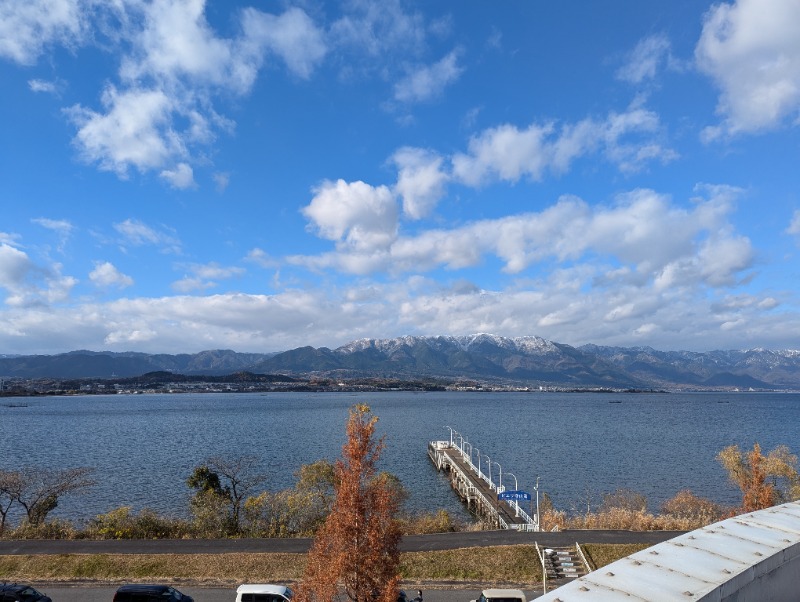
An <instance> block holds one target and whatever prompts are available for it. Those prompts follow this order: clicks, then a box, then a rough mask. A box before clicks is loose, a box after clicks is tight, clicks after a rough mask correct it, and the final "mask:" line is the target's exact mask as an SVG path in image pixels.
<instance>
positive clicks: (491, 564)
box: [400, 546, 542, 585]
mask: <svg viewBox="0 0 800 602" xmlns="http://www.w3.org/2000/svg"><path fill="white" fill-rule="evenodd" d="M400 572H401V574H402V576H403V579H407V580H434V581H480V582H481V583H485V584H487V585H488V584H491V583H504V582H513V583H539V582H541V580H542V568H541V564H540V563H539V559H538V558H537V557H536V549H535V548H534V547H533V546H494V547H490V548H462V549H458V550H442V551H437V552H408V553H405V554H403V555H402V557H401V561H400Z"/></svg>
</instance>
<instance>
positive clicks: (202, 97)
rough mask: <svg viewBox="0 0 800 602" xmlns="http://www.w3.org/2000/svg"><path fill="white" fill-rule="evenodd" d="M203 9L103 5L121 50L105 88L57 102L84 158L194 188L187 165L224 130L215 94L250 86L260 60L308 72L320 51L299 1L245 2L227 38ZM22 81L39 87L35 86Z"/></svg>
mask: <svg viewBox="0 0 800 602" xmlns="http://www.w3.org/2000/svg"><path fill="white" fill-rule="evenodd" d="M73 6H74V9H75V11H76V13H77V14H78V15H79V17H80V18H81V19H87V20H91V19H89V16H90V14H91V11H90V10H89V8H87V6H88V4H87V6H84V5H83V4H81V3H78V2H76V3H75V4H74V5H73ZM92 8H94V4H93V3H92ZM205 9H206V6H205V2H204V1H202V0H162V1H159V2H148V3H141V2H121V3H115V4H111V5H108V6H107V7H106V8H105V10H106V11H107V12H109V13H113V15H114V18H115V22H118V23H119V24H120V25H121V28H120V29H119V30H118V31H117V32H116V33H115V36H114V37H113V39H110V40H108V41H107V43H108V45H109V46H110V47H112V48H114V49H117V48H119V49H121V50H122V51H123V55H122V58H121V61H120V67H119V81H118V82H115V83H109V84H107V85H106V87H105V89H104V90H103V92H102V95H101V98H100V105H101V107H100V108H99V109H98V108H93V107H91V106H87V105H84V104H76V105H74V106H72V107H69V108H67V109H65V114H66V115H67V117H68V118H69V120H70V121H71V122H72V123H73V124H74V125H75V127H76V128H77V133H76V136H75V138H74V140H73V143H74V145H75V147H76V148H77V150H78V153H79V155H80V156H81V157H82V158H83V159H84V160H85V161H87V162H88V163H93V164H97V165H98V166H99V168H100V169H102V170H107V171H112V172H114V173H116V174H117V175H118V176H119V177H121V178H125V177H128V175H129V171H130V169H131V168H133V169H136V170H138V171H139V172H140V173H146V172H150V171H154V172H155V173H157V174H159V175H160V176H161V178H162V179H163V180H164V181H166V182H167V183H168V184H169V185H170V186H173V187H174V188H178V189H186V188H191V187H194V186H195V183H194V177H193V174H192V173H191V170H192V164H193V163H195V161H196V157H197V156H198V154H200V153H201V148H202V145H207V144H211V143H213V142H214V140H215V139H216V137H217V135H219V133H221V132H230V131H231V130H232V129H233V122H232V121H230V120H229V119H227V118H225V117H224V116H222V115H220V114H219V113H218V112H217V111H216V110H215V108H214V101H215V99H216V98H217V97H218V96H220V95H230V94H231V93H233V94H236V95H245V94H247V93H249V91H250V89H251V88H252V85H253V82H254V81H255V79H256V77H257V75H258V72H259V70H260V69H261V68H262V65H263V63H264V61H265V59H266V58H268V57H273V56H274V57H277V58H278V59H279V60H280V61H282V62H283V63H284V64H285V65H286V66H287V68H288V69H289V70H290V71H291V72H292V73H294V74H295V75H297V76H299V77H302V78H308V77H309V76H310V75H311V73H312V71H313V69H314V68H315V67H316V65H318V64H319V62H320V61H321V60H322V59H323V57H324V55H325V53H326V52H327V45H326V42H325V36H324V34H323V32H322V30H321V29H320V28H318V27H317V26H316V25H315V24H314V23H313V21H312V20H311V18H310V17H309V16H308V15H307V14H306V13H305V12H304V11H303V10H302V9H300V8H289V9H288V10H286V11H285V12H284V13H282V14H279V15H272V14H268V13H264V12H262V11H259V10H256V9H254V8H245V9H243V10H241V11H240V12H239V14H238V31H237V32H236V33H235V35H233V36H231V37H222V36H220V35H218V34H217V33H216V32H215V31H214V30H213V29H212V27H211V26H210V25H209V23H208V21H207V19H206V15H205ZM97 10H100V9H99V8H98V9H97ZM79 20H80V19H79ZM81 22H82V21H81ZM31 86H32V88H34V89H44V88H43V86H44V83H32V84H31Z"/></svg>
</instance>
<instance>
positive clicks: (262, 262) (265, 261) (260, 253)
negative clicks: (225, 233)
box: [245, 248, 280, 268]
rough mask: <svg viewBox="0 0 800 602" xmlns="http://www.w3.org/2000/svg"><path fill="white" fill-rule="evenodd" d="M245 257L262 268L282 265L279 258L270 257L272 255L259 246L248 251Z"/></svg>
mask: <svg viewBox="0 0 800 602" xmlns="http://www.w3.org/2000/svg"><path fill="white" fill-rule="evenodd" d="M245 259H246V260H247V261H250V262H252V263H255V264H256V265H258V266H260V267H262V268H277V267H278V266H279V265H280V262H279V261H278V260H277V259H275V258H273V257H270V255H269V254H268V253H267V252H266V251H264V249H259V248H255V249H251V250H250V251H248V253H247V256H246V257H245Z"/></svg>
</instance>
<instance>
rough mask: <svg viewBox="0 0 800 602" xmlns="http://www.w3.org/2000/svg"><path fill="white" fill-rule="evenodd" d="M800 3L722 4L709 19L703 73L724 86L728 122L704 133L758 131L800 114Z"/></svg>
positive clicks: (701, 51) (701, 50)
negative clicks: (799, 34) (798, 24)
mask: <svg viewBox="0 0 800 602" xmlns="http://www.w3.org/2000/svg"><path fill="white" fill-rule="evenodd" d="M798 22H800V3H798V2H797V1H796V0H737V1H735V2H732V3H729V2H721V3H719V4H715V5H714V6H712V7H711V9H710V10H709V11H708V13H707V14H706V15H705V19H704V23H703V32H702V34H701V36H700V40H699V41H698V43H697V47H696V48H695V59H696V61H697V65H698V67H699V69H700V70H701V71H703V72H704V73H706V74H707V75H709V76H710V77H712V78H713V79H714V81H715V82H716V84H717V86H718V87H719V88H720V98H719V103H718V105H717V112H718V113H719V114H720V115H721V117H722V119H723V121H722V123H721V124H719V125H718V126H711V127H710V128H708V129H707V130H706V131H705V132H704V138H705V139H706V140H711V139H714V138H716V137H718V136H721V135H733V134H739V133H756V132H760V131H763V130H766V129H769V128H774V127H778V126H780V125H781V124H782V123H783V122H784V121H785V120H786V119H796V118H797V117H798V114H800V36H798V35H797V23H798Z"/></svg>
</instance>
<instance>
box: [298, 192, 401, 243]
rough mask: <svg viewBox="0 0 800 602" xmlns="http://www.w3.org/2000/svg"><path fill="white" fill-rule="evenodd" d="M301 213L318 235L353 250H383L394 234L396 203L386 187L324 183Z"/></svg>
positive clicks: (395, 228) (395, 232) (395, 227)
mask: <svg viewBox="0 0 800 602" xmlns="http://www.w3.org/2000/svg"><path fill="white" fill-rule="evenodd" d="M303 214H304V215H305V216H306V217H307V218H309V219H310V220H311V222H312V225H313V228H314V229H315V230H316V231H317V233H318V234H319V235H320V236H322V237H323V238H327V239H328V240H334V241H337V243H340V244H341V245H342V246H343V248H348V249H352V250H356V251H370V250H373V249H382V248H386V247H388V246H389V245H390V244H391V243H392V241H393V240H394V239H395V237H396V235H397V203H396V201H395V199H394V195H393V194H392V192H391V191H390V190H389V189H388V188H387V187H386V186H377V187H374V186H370V185H369V184H365V183H364V182H345V181H344V180H337V181H336V182H330V181H328V182H324V183H323V184H322V185H321V186H320V187H319V188H317V189H316V190H315V191H314V198H313V199H312V200H311V203H310V204H309V205H308V206H306V207H304V208H303Z"/></svg>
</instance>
